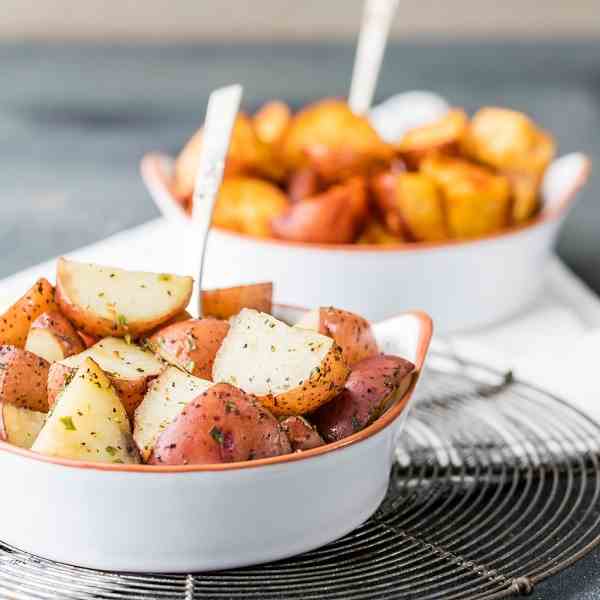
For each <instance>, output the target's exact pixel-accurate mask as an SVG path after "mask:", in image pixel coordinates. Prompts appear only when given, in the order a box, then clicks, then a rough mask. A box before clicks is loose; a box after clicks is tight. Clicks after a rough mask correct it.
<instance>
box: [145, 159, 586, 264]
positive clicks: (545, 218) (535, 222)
mask: <svg viewBox="0 0 600 600" xmlns="http://www.w3.org/2000/svg"><path fill="white" fill-rule="evenodd" d="M583 157H584V165H583V168H582V169H581V171H580V172H579V174H578V177H577V179H576V181H575V183H574V185H573V186H572V187H571V188H570V189H569V190H567V191H566V192H565V193H564V195H563V197H562V198H561V199H560V201H559V202H557V203H556V208H555V209H553V210H552V211H548V212H544V211H542V212H541V213H539V214H538V215H536V216H535V217H533V218H532V219H530V220H529V221H526V222H525V223H521V224H519V225H513V226H511V227H509V228H506V229H502V230H501V231H497V232H495V233H488V234H484V235H480V236H477V237H473V238H468V239H462V240H452V239H450V240H443V241H439V242H407V243H398V244H386V245H377V244H370V245H369V244H356V243H354V244H319V243H314V242H299V241H290V240H281V239H279V238H275V237H258V236H254V235H250V234H247V233H241V232H238V231H233V230H231V229H226V228H225V227H220V226H217V225H214V226H213V229H215V230H217V231H218V232H219V233H220V234H221V235H224V236H226V237H231V238H234V239H235V238H237V239H243V240H246V241H251V242H254V243H257V244H264V245H267V246H268V245H274V246H279V247H281V246H283V247H292V248H304V249H306V250H320V251H326V252H356V253H361V252H364V253H372V252H420V251H426V250H436V249H440V248H448V247H454V246H464V245H468V244H476V243H479V242H488V241H494V240H497V239H500V238H505V237H510V236H512V235H518V234H520V233H523V232H524V231H527V230H529V229H533V228H535V227H538V226H540V225H542V224H544V223H547V222H549V221H554V220H556V219H558V218H560V217H561V216H562V215H563V214H564V213H566V211H567V210H568V208H569V207H570V206H571V204H572V203H573V202H574V200H575V198H576V196H577V193H578V192H579V190H580V189H581V188H582V187H583V186H584V185H585V183H586V181H587V179H588V177H589V175H590V172H591V160H590V159H589V157H588V156H587V155H585V154H584V155H583ZM167 160H168V161H172V160H173V159H172V158H171V157H170V156H167V155H165V154H160V153H157V152H152V153H149V154H146V155H145V156H144V157H143V158H142V160H141V163H140V172H141V174H142V179H143V180H144V182H145V183H146V187H147V188H148V191H149V192H150V194H151V195H152V194H153V190H152V189H151V188H152V187H153V186H154V185H157V184H158V185H160V186H161V187H162V188H163V189H164V192H165V193H166V194H168V196H169V197H170V198H171V200H172V201H173V203H176V200H175V198H174V197H173V195H172V194H171V192H170V188H169V176H168V175H167V174H166V173H165V172H164V169H163V164H164V162H165V161H167Z"/></svg>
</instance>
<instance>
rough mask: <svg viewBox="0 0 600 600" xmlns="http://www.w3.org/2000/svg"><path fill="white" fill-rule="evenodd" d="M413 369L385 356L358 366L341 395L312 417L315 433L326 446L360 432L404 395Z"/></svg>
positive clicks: (376, 357)
mask: <svg viewBox="0 0 600 600" xmlns="http://www.w3.org/2000/svg"><path fill="white" fill-rule="evenodd" d="M414 369H415V366H414V365H413V364H412V363H411V362H409V361H408V360H405V359H404V358H401V357H399V356H391V355H386V354H381V355H379V356H374V357H372V358H367V359H365V360H362V361H361V362H359V363H357V364H356V365H355V366H354V368H353V369H352V373H350V377H348V381H346V385H345V386H344V391H343V392H342V393H341V394H340V395H339V396H337V397H336V398H334V399H333V400H332V401H331V402H329V403H327V404H325V405H324V406H321V407H320V408H319V409H318V410H317V411H316V412H314V413H313V414H312V415H311V419H312V421H313V423H314V424H315V426H316V428H317V430H318V431H319V433H320V434H321V435H322V436H323V438H324V439H325V441H327V442H335V441H337V440H341V439H343V438H345V437H348V436H349V435H352V434H353V433H356V432H357V431H360V430H361V429H363V428H364V427H366V426H367V425H369V424H370V423H372V422H373V421H374V420H375V419H377V417H379V415H381V414H382V413H383V412H384V411H385V410H386V409H387V408H388V407H389V406H391V404H393V403H394V402H395V401H396V400H397V399H399V398H400V397H401V396H402V395H403V393H404V392H405V391H406V389H407V388H408V385H409V384H410V378H411V373H412V372H413V371H414Z"/></svg>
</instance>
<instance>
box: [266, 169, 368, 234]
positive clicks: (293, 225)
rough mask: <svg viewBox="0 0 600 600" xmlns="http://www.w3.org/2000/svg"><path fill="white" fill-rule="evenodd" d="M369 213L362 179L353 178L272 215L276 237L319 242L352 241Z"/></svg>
mask: <svg viewBox="0 0 600 600" xmlns="http://www.w3.org/2000/svg"><path fill="white" fill-rule="evenodd" d="M367 214H368V204H367V195H366V189H365V185H364V181H363V180H362V179H361V178H354V179H350V180H348V181H346V182H345V183H343V184H341V185H336V186H334V187H331V188H329V189H328V190H327V191H326V192H323V193H322V194H319V195H317V196H314V197H312V198H307V199H305V200H302V201H300V202H297V203H296V204H293V205H292V206H290V208H289V209H288V210H287V212H286V213H285V214H283V215H281V216H280V217H277V218H275V219H273V221H272V222H271V228H272V232H273V235H275V237H278V238H281V239H284V240H290V241H296V242H313V243H321V244H346V243H349V242H352V241H353V240H354V239H355V238H356V236H357V234H358V232H359V231H360V229H361V226H362V225H363V224H364V222H365V220H366V218H367Z"/></svg>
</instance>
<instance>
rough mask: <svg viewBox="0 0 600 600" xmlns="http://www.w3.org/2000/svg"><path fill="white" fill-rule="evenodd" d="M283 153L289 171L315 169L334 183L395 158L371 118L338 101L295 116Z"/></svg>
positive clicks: (324, 101)
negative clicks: (356, 112)
mask: <svg viewBox="0 0 600 600" xmlns="http://www.w3.org/2000/svg"><path fill="white" fill-rule="evenodd" d="M282 152H283V159H284V161H285V164H286V165H287V167H288V169H289V170H297V169H300V168H302V167H305V166H314V167H315V168H316V169H317V171H319V173H320V174H322V175H323V176H325V177H326V178H332V179H334V180H339V179H343V178H345V177H347V176H348V175H349V174H357V173H361V172H365V171H367V170H368V169H369V168H371V167H372V166H373V165H377V164H380V163H381V162H387V161H389V160H391V158H392V156H393V150H392V148H391V147H390V146H389V145H388V144H386V143H385V142H384V141H383V140H382V139H381V138H380V137H379V135H378V134H377V132H376V131H375V129H373V127H372V126H371V124H370V123H369V121H368V119H366V118H365V117H362V116H359V115H356V114H354V113H353V112H352V111H351V110H350V107H349V106H348V104H347V103H346V102H344V101H342V100H336V99H326V100H321V101H320V102H316V103H314V104H311V105H309V106H306V107H305V108H304V109H303V110H301V111H300V112H298V113H297V114H296V115H294V117H293V118H292V121H291V123H290V125H289V127H288V129H287V132H286V134H285V136H284V138H283V141H282ZM311 153H312V156H311Z"/></svg>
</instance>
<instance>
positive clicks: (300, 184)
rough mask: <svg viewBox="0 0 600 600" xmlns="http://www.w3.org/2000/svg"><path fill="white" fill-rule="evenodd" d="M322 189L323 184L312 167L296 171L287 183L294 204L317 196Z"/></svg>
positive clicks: (288, 193) (289, 195)
mask: <svg viewBox="0 0 600 600" xmlns="http://www.w3.org/2000/svg"><path fill="white" fill-rule="evenodd" d="M322 189H323V182H322V181H321V180H320V179H319V175H318V174H317V172H316V171H315V170H314V169H313V168H311V167H304V168H302V169H299V170H298V171H294V172H293V173H292V174H291V175H290V178H289V180H288V182H287V195H288V197H289V199H290V202H291V203H292V204H295V203H296V202H300V201H301V200H304V199H306V198H310V197H311V196H316V195H317V194H318V193H319V192H321V191H322Z"/></svg>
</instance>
